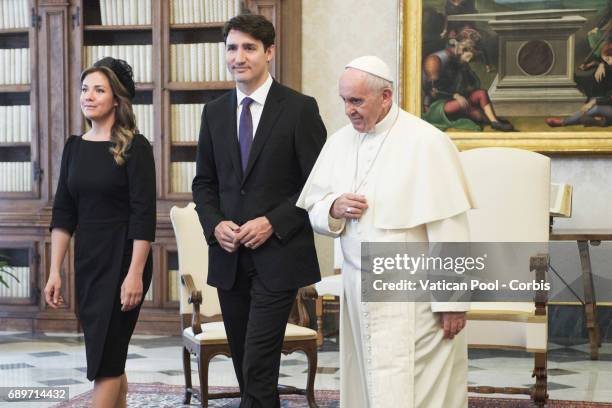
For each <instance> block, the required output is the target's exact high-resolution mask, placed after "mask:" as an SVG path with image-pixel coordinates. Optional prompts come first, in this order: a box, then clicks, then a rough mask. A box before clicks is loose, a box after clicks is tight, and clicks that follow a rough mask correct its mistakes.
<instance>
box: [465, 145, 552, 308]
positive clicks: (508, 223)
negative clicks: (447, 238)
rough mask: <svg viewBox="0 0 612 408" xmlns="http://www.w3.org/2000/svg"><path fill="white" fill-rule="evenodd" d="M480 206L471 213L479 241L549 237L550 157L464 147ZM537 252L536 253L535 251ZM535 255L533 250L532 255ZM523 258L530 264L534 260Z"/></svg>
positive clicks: (511, 305) (514, 305) (505, 305)
mask: <svg viewBox="0 0 612 408" xmlns="http://www.w3.org/2000/svg"><path fill="white" fill-rule="evenodd" d="M460 157H461V162H462V164H463V167H464V170H465V174H466V177H467V178H468V180H469V183H470V187H471V190H472V194H473V197H474V201H475V204H476V209H473V210H470V211H469V212H468V222H469V225H470V238H471V240H472V241H473V242H548V239H549V201H550V193H549V191H550V159H549V158H548V157H546V156H544V155H541V154H538V153H534V152H530V151H527V150H521V149H512V148H499V147H491V148H481V149H473V150H467V151H464V152H461V154H460ZM531 255H535V254H531ZM526 256H530V254H526ZM506 258H507V254H501V255H500V256H498V260H500V261H502V262H512V261H515V262H520V263H521V264H524V265H525V267H526V268H527V267H528V265H529V260H528V259H525V260H521V261H518V260H516V259H512V260H506ZM534 308H535V304H534V303H533V302H513V303H506V302H487V303H478V302H473V303H472V310H481V309H486V310H523V311H532V310H534Z"/></svg>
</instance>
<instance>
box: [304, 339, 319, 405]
mask: <svg viewBox="0 0 612 408" xmlns="http://www.w3.org/2000/svg"><path fill="white" fill-rule="evenodd" d="M306 357H307V358H308V379H307V383H306V399H307V400H308V407H309V408H318V405H317V402H316V401H315V395H314V385H315V376H316V375H317V344H316V342H314V341H313V342H309V344H308V347H307V348H306Z"/></svg>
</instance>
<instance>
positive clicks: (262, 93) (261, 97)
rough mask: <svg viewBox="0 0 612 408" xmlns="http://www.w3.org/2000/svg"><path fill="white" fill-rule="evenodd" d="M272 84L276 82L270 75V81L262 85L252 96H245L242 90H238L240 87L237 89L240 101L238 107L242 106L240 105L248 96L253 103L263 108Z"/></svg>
mask: <svg viewBox="0 0 612 408" xmlns="http://www.w3.org/2000/svg"><path fill="white" fill-rule="evenodd" d="M272 82H274V81H273V80H272V76H271V75H270V74H268V79H266V82H264V83H263V84H261V86H260V87H259V88H257V89H256V90H255V91H253V92H252V93H251V94H250V95H247V94H245V93H244V92H242V91H241V90H240V89H238V87H236V98H237V101H238V105H237V106H240V103H242V100H243V99H244V98H246V97H247V96H248V97H249V98H251V99H253V101H255V102H257V103H258V104H260V105H262V106H263V105H264V104H265V103H266V98H267V96H268V93H269V92H270V88H271V87H272Z"/></svg>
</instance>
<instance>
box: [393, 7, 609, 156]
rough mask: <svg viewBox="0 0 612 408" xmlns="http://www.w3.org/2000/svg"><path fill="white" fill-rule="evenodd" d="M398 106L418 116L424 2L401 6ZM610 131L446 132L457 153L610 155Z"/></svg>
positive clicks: (420, 101) (420, 92)
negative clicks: (488, 150) (495, 149)
mask: <svg viewBox="0 0 612 408" xmlns="http://www.w3.org/2000/svg"><path fill="white" fill-rule="evenodd" d="M400 15H401V21H400V31H401V32H400V41H401V46H400V64H401V65H400V73H401V78H400V104H401V106H402V107H403V108H404V109H405V110H407V111H408V112H410V113H412V114H414V115H416V116H419V117H420V116H421V106H422V91H421V89H422V88H421V86H422V83H421V75H422V73H421V67H422V35H423V34H422V33H423V31H422V18H423V0H401V3H400ZM609 129H610V131H609V132H608V131H607V130H606V131H601V130H600V131H588V130H587V131H576V132H573V131H563V132H555V131H547V132H525V131H516V132H495V131H483V132H473V131H471V132H470V131H449V132H448V133H447V134H448V135H449V136H450V137H451V139H452V140H453V141H454V142H455V144H456V145H457V147H458V148H459V149H460V150H468V149H474V148H479V147H515V148H521V149H527V150H532V151H537V152H541V153H564V154H565V153H567V154H569V153H574V154H576V153H578V154H579V153H587V154H597V153H604V154H605V153H612V126H610V127H609Z"/></svg>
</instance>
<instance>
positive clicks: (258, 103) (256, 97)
mask: <svg viewBox="0 0 612 408" xmlns="http://www.w3.org/2000/svg"><path fill="white" fill-rule="evenodd" d="M271 86H272V76H271V75H270V74H268V79H266V82H264V83H263V84H262V85H261V86H260V87H259V88H257V89H256V90H255V91H254V92H253V93H251V94H250V95H246V94H245V93H243V92H242V91H241V90H240V89H238V88H236V99H237V101H238V105H237V106H238V108H237V109H238V110H237V112H236V137H237V138H239V135H238V132H239V130H240V114H241V113H242V105H241V104H240V103H241V102H242V100H243V99H244V98H246V97H247V96H248V97H250V98H251V99H253V102H252V103H251V106H250V108H251V117H252V118H253V137H255V134H256V133H257V126H258V125H259V119H261V113H262V112H263V107H264V104H265V103H266V98H267V97H268V93H269V92H270V87H271Z"/></svg>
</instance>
